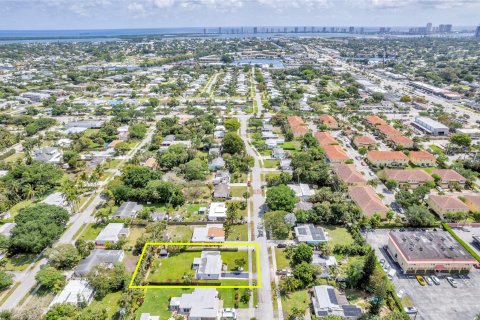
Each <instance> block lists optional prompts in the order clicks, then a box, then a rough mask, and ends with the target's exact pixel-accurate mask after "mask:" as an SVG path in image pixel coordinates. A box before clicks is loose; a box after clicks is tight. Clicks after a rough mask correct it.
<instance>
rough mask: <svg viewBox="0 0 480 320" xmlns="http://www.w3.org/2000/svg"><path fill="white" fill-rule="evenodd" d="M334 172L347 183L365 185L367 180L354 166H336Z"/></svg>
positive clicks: (341, 164)
mask: <svg viewBox="0 0 480 320" xmlns="http://www.w3.org/2000/svg"><path fill="white" fill-rule="evenodd" d="M332 167H333V170H334V171H335V173H336V174H337V176H338V177H339V178H340V180H342V181H343V182H345V183H347V184H348V183H365V182H367V180H366V179H365V178H364V177H363V175H362V174H361V173H360V172H358V170H357V169H356V168H355V165H354V164H343V163H338V164H334V165H333V166H332Z"/></svg>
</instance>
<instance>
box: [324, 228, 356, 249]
mask: <svg viewBox="0 0 480 320" xmlns="http://www.w3.org/2000/svg"><path fill="white" fill-rule="evenodd" d="M323 228H324V229H325V230H326V231H327V232H328V235H329V238H330V240H329V241H328V243H329V244H330V245H331V246H332V248H333V247H334V246H335V245H336V244H341V245H348V244H352V243H353V238H352V236H351V235H350V233H349V232H348V230H347V229H345V228H342V227H337V226H323Z"/></svg>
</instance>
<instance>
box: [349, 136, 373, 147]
mask: <svg viewBox="0 0 480 320" xmlns="http://www.w3.org/2000/svg"><path fill="white" fill-rule="evenodd" d="M353 143H354V144H355V145H376V144H377V141H375V139H373V138H371V137H369V136H356V137H355V138H353Z"/></svg>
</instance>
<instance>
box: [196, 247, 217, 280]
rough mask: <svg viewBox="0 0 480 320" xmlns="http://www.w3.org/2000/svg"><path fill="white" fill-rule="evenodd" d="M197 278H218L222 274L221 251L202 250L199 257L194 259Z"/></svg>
mask: <svg viewBox="0 0 480 320" xmlns="http://www.w3.org/2000/svg"><path fill="white" fill-rule="evenodd" d="M193 269H195V279H199V280H218V279H220V277H221V275H222V256H221V255H220V251H202V255H201V256H200V257H199V258H194V259H193Z"/></svg>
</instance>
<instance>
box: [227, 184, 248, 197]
mask: <svg viewBox="0 0 480 320" xmlns="http://www.w3.org/2000/svg"><path fill="white" fill-rule="evenodd" d="M245 191H247V187H246V186H245V187H244V186H232V187H230V196H232V197H240V198H243V194H244V193H245Z"/></svg>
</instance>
